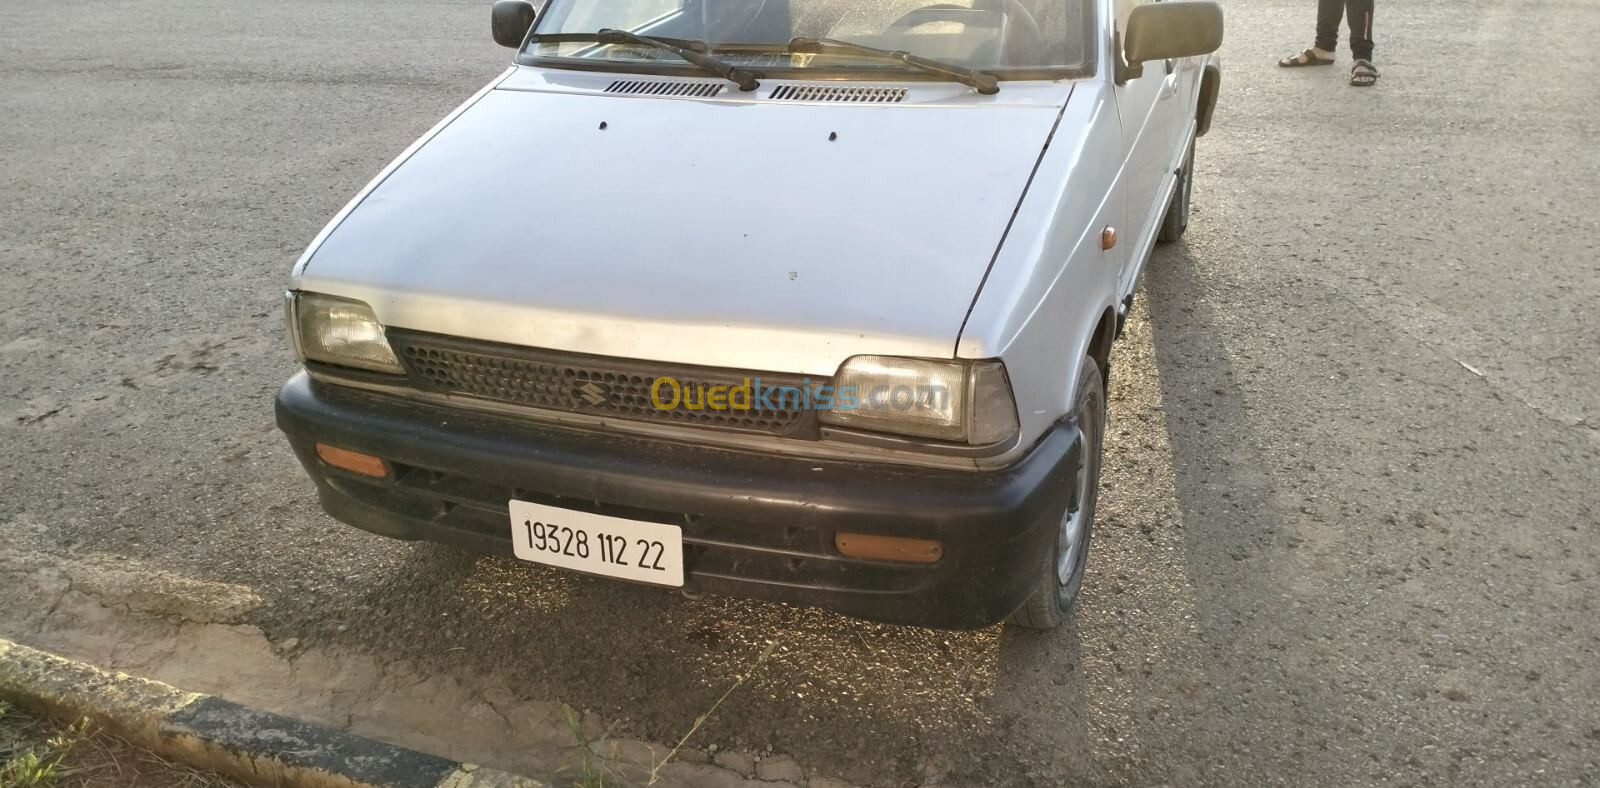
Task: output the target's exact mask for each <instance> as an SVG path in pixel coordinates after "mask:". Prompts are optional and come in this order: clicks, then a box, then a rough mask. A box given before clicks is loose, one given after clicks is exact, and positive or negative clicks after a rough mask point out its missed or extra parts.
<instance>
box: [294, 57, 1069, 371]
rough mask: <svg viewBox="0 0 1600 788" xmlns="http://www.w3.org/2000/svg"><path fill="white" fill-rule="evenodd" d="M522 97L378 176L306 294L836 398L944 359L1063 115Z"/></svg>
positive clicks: (300, 281)
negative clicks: (883, 360) (865, 367)
mask: <svg viewBox="0 0 1600 788" xmlns="http://www.w3.org/2000/svg"><path fill="white" fill-rule="evenodd" d="M515 82H516V80H514V79H512V80H507V82H502V83H501V85H500V87H499V88H497V89H491V90H486V91H485V92H483V93H481V94H480V95H479V96H478V97H476V100H475V101H474V102H469V104H470V106H468V107H466V108H465V109H464V111H458V112H459V114H458V115H456V116H454V118H453V119H450V120H447V121H446V123H444V124H441V127H440V128H437V129H436V130H435V132H434V135H433V136H432V138H431V139H427V140H426V141H425V142H424V143H423V144H421V145H420V146H416V147H414V148H413V149H412V150H411V151H409V152H408V153H409V156H408V157H403V158H404V161H403V162H401V163H399V164H398V166H394V167H392V168H391V169H390V170H389V171H387V172H386V174H385V175H384V176H380V179H379V181H377V182H375V185H373V186H371V187H369V190H368V191H367V192H366V193H364V195H363V196H361V197H358V198H357V200H356V201H355V202H353V203H352V205H351V207H349V208H347V212H346V213H345V214H344V215H342V217H341V218H340V219H336V220H335V223H334V224H332V225H330V226H329V228H328V229H327V230H325V231H324V234H323V235H322V236H321V237H320V238H319V243H317V244H315V245H314V246H313V248H312V249H310V250H308V252H307V256H306V257H305V258H303V260H302V265H300V266H298V267H297V272H296V276H295V281H294V286H295V287H296V288H297V289H301V290H309V291H316V292H326V293H332V294H337V295H344V296H349V297H354V298H359V299H361V300H364V301H367V302H368V303H370V304H372V306H373V308H374V309H375V310H376V311H377V313H378V316H379V318H380V320H382V321H383V322H385V323H386V324H387V325H390V326H399V327H406V328H411V329H416V330H423V331H433V332H439V333H446V334H454V335H460V336H468V337H475V338H479V339H486V340H491V341H499V342H509V343H514V344H519V345H530V346H537V347H546V348H552V349H557V350H569V351H577V352H584V353H594V354H601V355H610V356H622V357H632V358H649V359H657V360H662V361H671V362H675V363H684V364H704V365H710V366H723V367H736V368H744V369H754V370H773V371H786V372H802V373H810V374H819V375H828V374H832V373H833V372H834V370H835V368H836V367H837V366H838V364H839V362H840V361H842V360H843V359H845V358H847V357H849V356H851V355H856V354H861V353H881V354H901V355H920V356H937V357H949V356H950V355H951V354H952V353H953V351H954V347H955V342H956V338H957V335H958V333H959V331H960V328H961V324H962V321H963V320H964V319H965V316H966V313H967V310H968V308H969V307H970V305H971V304H972V301H973V297H974V295H975V293H976V292H977V290H978V288H979V286H980V284H981V283H982V281H983V277H984V274H985V271H986V270H987V268H988V266H989V263H990V260H991V259H992V258H993V255H994V253H995V249H996V247H997V245H998V244H999V242H1000V240H1001V238H1002V236H1003V234H1004V232H1005V229H1006V226H1007V223H1008V221H1009V220H1010V218H1011V216H1012V213H1013V211H1014V210H1015V208H1016V205H1017V202H1018V200H1019V199H1020V197H1021V196H1022V193H1023V191H1024V189H1025V188H1026V185H1027V182H1028V180H1029V176H1030V174H1031V172H1032V169H1033V167H1034V165H1035V163H1036V162H1037V161H1038V158H1039V155H1040V151H1041V149H1042V147H1043V145H1044V143H1045V141H1046V140H1047V138H1048V136H1049V134H1050V130H1051V128H1052V125H1053V124H1054V122H1055V120H1056V118H1057V117H1058V115H1059V113H1060V104H1059V103H1058V102H1057V101H1056V100H1050V101H1045V100H1037V101H1018V100H1016V99H1013V101H1012V102H1011V103H1003V102H1001V101H999V99H1003V98H1005V97H1006V94H1007V93H1008V92H1009V93H1013V94H1019V93H1021V94H1026V93H1027V91H1026V90H1021V89H1019V90H1014V89H1013V88H1012V87H1007V88H1006V89H1005V90H1003V91H1002V92H1001V94H999V95H998V96H996V97H993V98H991V97H979V96H976V95H975V94H973V93H971V92H970V91H960V90H958V89H947V90H944V91H943V94H944V97H943V98H935V99H933V100H929V101H921V102H908V103H902V104H891V105H875V106H861V105H853V104H827V103H793V102H791V103H784V102H777V101H763V100H748V99H743V98H737V97H736V98H734V99H723V98H718V99H709V100H694V99H681V98H641V97H637V96H617V95H606V94H602V93H598V92H589V93H584V92H572V91H566V92H562V91H556V90H545V89H508V87H507V84H508V83H513V84H515ZM1050 87H1053V88H1054V90H1055V93H1054V94H1052V95H1051V98H1052V99H1060V98H1062V97H1064V95H1065V93H1066V92H1068V90H1069V89H1067V88H1065V87H1063V86H1060V85H1056V86H1050ZM914 92H915V91H914ZM1038 95H1039V94H1035V97H1037V96H1038ZM1024 97H1025V96H1024Z"/></svg>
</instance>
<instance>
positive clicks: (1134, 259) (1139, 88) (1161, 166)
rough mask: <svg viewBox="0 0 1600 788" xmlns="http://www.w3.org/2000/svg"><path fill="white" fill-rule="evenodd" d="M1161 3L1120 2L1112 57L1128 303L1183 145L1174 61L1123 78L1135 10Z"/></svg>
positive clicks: (1122, 283)
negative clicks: (1124, 44) (1124, 45)
mask: <svg viewBox="0 0 1600 788" xmlns="http://www.w3.org/2000/svg"><path fill="white" fill-rule="evenodd" d="M1155 1H1156V0H1115V15H1116V28H1115V31H1114V34H1115V40H1116V42H1117V47H1116V50H1115V51H1114V52H1113V54H1112V57H1113V58H1115V59H1116V62H1117V63H1118V64H1119V68H1118V73H1117V75H1116V79H1117V85H1116V96H1117V115H1118V117H1119V119H1120V120H1121V121H1122V142H1123V145H1122V150H1123V155H1124V159H1123V163H1122V182H1123V187H1124V189H1123V193H1124V194H1126V195H1127V214H1126V220H1125V221H1126V228H1125V230H1126V231H1125V232H1124V233H1123V238H1124V239H1125V241H1126V242H1127V243H1128V244H1129V247H1128V250H1127V255H1128V256H1127V258H1126V262H1125V263H1124V265H1123V268H1122V273H1121V276H1120V277H1119V279H1118V286H1119V290H1118V292H1119V293H1120V294H1121V295H1122V296H1123V297H1126V296H1127V295H1128V293H1130V292H1132V291H1133V288H1134V286H1135V285H1137V284H1138V276H1139V270H1140V268H1141V267H1142V266H1143V265H1144V260H1145V257H1146V254H1147V252H1148V251H1149V248H1150V244H1151V243H1153V242H1154V238H1155V231H1156V228H1157V227H1158V226H1159V225H1160V223H1161V218H1162V216H1163V215H1164V213H1165V212H1166V202H1167V201H1166V197H1165V195H1166V192H1167V187H1168V185H1169V184H1168V181H1169V180H1170V179H1171V177H1172V173H1171V172H1169V171H1168V170H1169V167H1170V165H1171V163H1172V157H1173V155H1174V151H1175V150H1176V146H1177V145H1178V141H1177V138H1176V137H1177V134H1178V133H1179V131H1178V129H1177V127H1178V126H1179V125H1180V124H1179V123H1178V118H1177V115H1178V114H1180V113H1179V112H1178V105H1179V103H1180V102H1179V100H1178V74H1177V73H1176V66H1177V64H1176V63H1174V62H1173V61H1170V60H1168V61H1156V62H1151V63H1146V64H1144V73H1143V74H1141V75H1140V76H1139V77H1137V78H1131V77H1130V76H1129V75H1127V74H1125V73H1123V72H1122V69H1121V68H1120V64H1121V62H1122V51H1121V41H1122V33H1123V31H1125V30H1127V29H1128V16H1129V15H1130V14H1132V13H1133V9H1134V8H1137V7H1138V6H1140V5H1143V4H1145V3H1147V2H1155Z"/></svg>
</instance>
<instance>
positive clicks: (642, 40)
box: [594, 28, 761, 93]
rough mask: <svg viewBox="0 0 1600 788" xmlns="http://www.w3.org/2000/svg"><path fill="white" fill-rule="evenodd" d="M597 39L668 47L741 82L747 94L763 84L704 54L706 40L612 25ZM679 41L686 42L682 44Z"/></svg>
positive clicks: (704, 67)
mask: <svg viewBox="0 0 1600 788" xmlns="http://www.w3.org/2000/svg"><path fill="white" fill-rule="evenodd" d="M594 40H595V41H597V42H599V43H602V44H641V45H643V46H647V47H655V48H656V49H664V50H666V51H668V52H671V53H672V54H674V55H677V56H678V57H681V58H683V59H684V60H687V61H689V62H690V63H693V64H694V65H696V66H699V67H700V69H701V70H703V71H706V72H709V73H712V74H716V75H717V76H719V77H722V78H723V79H726V80H728V81H729V82H732V83H733V84H735V85H738V86H739V89H740V90H742V91H745V92H747V93H748V92H750V91H752V90H755V89H756V88H758V87H761V83H760V82H757V81H756V75H754V74H752V73H750V72H748V71H745V70H744V69H742V68H739V67H738V66H735V65H733V64H731V63H725V62H723V61H721V60H718V59H716V58H714V57H712V56H710V55H703V54H701V52H704V51H705V50H706V44H705V42H704V41H676V42H674V41H673V40H672V39H665V38H652V37H650V36H641V35H639V34H638V33H630V32H628V31H626V30H614V29H611V28H606V29H604V30H601V31H600V32H598V33H596V34H595V36H594ZM679 44H682V46H680V45H679ZM696 50H699V51H696Z"/></svg>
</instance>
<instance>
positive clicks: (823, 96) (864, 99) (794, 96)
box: [771, 85, 906, 104]
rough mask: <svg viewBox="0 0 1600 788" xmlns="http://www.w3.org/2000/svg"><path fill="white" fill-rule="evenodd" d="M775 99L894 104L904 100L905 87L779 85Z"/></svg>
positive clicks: (774, 94) (773, 93)
mask: <svg viewBox="0 0 1600 788" xmlns="http://www.w3.org/2000/svg"><path fill="white" fill-rule="evenodd" d="M771 98H772V100H773V101H836V102H843V103H847V104H894V103H897V102H901V101H904V100H905V98H906V89H905V88H864V87H849V86H844V85H779V86H778V89H777V90H774V91H772V96H771Z"/></svg>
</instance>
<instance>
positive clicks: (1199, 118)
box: [1194, 53, 1222, 137]
mask: <svg viewBox="0 0 1600 788" xmlns="http://www.w3.org/2000/svg"><path fill="white" fill-rule="evenodd" d="M1221 89H1222V58H1221V57H1219V56H1217V54H1216V53H1212V54H1211V56H1210V57H1207V58H1206V65H1205V70H1204V71H1203V72H1202V73H1201V76H1200V101H1199V105H1198V106H1196V107H1195V116H1194V119H1195V131H1194V134H1195V136H1196V137H1201V136H1205V133H1206V132H1207V131H1209V130H1210V129H1211V114H1212V113H1213V112H1215V111H1216V109H1217V92H1218V91H1220V90H1221Z"/></svg>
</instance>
